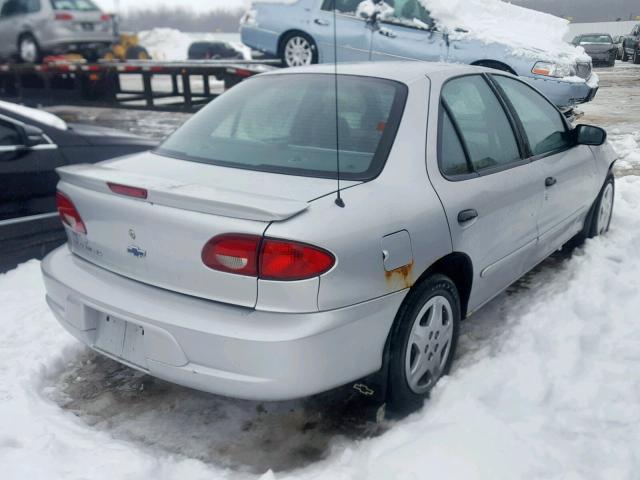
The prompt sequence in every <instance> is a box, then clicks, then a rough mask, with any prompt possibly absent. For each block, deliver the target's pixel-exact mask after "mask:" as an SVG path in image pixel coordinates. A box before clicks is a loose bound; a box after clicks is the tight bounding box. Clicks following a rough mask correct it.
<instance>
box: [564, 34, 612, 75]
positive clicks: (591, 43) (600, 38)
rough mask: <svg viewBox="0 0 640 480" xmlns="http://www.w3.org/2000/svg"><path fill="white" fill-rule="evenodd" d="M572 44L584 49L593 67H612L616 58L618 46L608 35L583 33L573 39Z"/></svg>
mask: <svg viewBox="0 0 640 480" xmlns="http://www.w3.org/2000/svg"><path fill="white" fill-rule="evenodd" d="M573 44H574V45H576V46H578V45H580V46H581V47H583V48H584V50H585V52H587V55H589V56H590V57H591V59H592V60H593V64H594V65H596V64H597V65H606V66H608V67H613V66H614V65H615V64H616V59H617V58H618V50H619V48H618V45H616V44H615V43H614V42H613V38H612V37H611V35H609V34H608V33H585V34H584V35H579V36H577V37H576V38H574V39H573Z"/></svg>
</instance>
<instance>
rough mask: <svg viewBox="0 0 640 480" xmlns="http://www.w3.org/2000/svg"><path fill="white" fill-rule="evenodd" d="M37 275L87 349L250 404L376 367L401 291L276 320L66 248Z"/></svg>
mask: <svg viewBox="0 0 640 480" xmlns="http://www.w3.org/2000/svg"><path fill="white" fill-rule="evenodd" d="M42 270H43V275H44V282H45V286H46V290H47V302H48V303H49V306H50V307H51V309H52V310H53V312H54V314H55V316H56V317H57V319H58V320H59V322H60V323H61V324H62V326H63V327H64V328H65V329H67V330H68V331H69V332H70V333H71V334H72V335H74V336H75V337H76V338H77V339H79V340H80V341H82V342H83V343H85V344H87V345H88V346H90V347H91V348H93V349H95V350H97V351H98V352H100V353H102V354H105V355H107V356H109V357H112V358H114V359H115V360H117V361H120V362H121V363H125V364H127V365H130V366H132V367H134V368H137V369H139V370H142V371H145V372H148V373H149V374H151V375H153V376H156V377H159V378H162V379H165V380H168V381H171V382H174V383H178V384H181V385H184V386H187V387H191V388H195V389H198V390H203V391H206V392H211V393H215V394H220V395H224V396H229V397H235V398H244V399H251V400H288V399H294V398H300V397H305V396H309V395H313V394H316V393H320V392H324V391H328V390H331V389H333V388H335V387H339V386H342V385H345V384H347V383H349V382H351V381H354V380H357V379H360V378H363V377H365V376H367V375H369V374H371V373H374V372H376V371H378V370H379V369H380V368H381V367H382V358H383V353H384V347H385V343H386V339H387V335H388V333H389V331H390V328H391V326H392V324H393V321H394V318H395V315H396V312H397V311H398V309H399V307H400V304H401V303H402V301H403V299H404V297H405V295H406V292H399V293H396V294H393V295H389V296H386V297H382V298H379V299H376V300H372V301H370V302H365V303H362V304H359V305H355V306H351V307H347V308H343V309H339V310H334V311H328V312H317V313H310V314H282V313H271V312H260V311H256V310H252V309H247V308H242V307H236V306H231V305H225V304H221V303H217V302H212V301H207V300H202V299H198V298H194V297H189V296H185V295H181V294H177V293H173V292H169V291H166V290H162V289H159V288H156V287H151V286H148V285H144V284H142V283H139V282H136V281H133V280H129V279H127V278H124V277H121V276H119V275H116V274H114V273H111V272H108V271H106V270H104V269H102V268H99V267H96V266H94V265H92V264H90V263H88V262H86V261H84V260H82V259H79V258H78V257H76V256H74V255H72V254H71V253H70V251H69V250H68V248H67V247H66V246H65V247H61V248H60V249H58V250H56V251H55V252H53V253H52V254H50V255H49V256H48V257H47V258H46V259H45V260H44V261H43V264H42ZM117 331H119V332H121V333H119V334H117V335H116V334H115V333H114V332H117ZM118 335H119V336H118ZM114 345H117V346H114Z"/></svg>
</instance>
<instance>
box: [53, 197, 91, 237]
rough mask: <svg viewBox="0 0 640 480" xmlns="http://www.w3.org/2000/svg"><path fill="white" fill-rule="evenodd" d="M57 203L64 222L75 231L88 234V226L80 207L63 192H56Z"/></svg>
mask: <svg viewBox="0 0 640 480" xmlns="http://www.w3.org/2000/svg"><path fill="white" fill-rule="evenodd" d="M56 205H57V206H58V214H59V215H60V219H61V220H62V223H64V224H65V225H67V226H68V227H70V228H71V229H72V230H73V231H74V232H77V233H82V234H83V235H86V234H87V227H85V225H84V222H83V221H82V218H81V217H80V213H78V209H77V208H76V206H75V205H74V204H73V202H72V201H71V200H70V199H69V197H67V196H66V195H65V194H64V193H62V192H57V193H56Z"/></svg>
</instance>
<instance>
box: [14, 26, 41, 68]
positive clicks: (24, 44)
mask: <svg viewBox="0 0 640 480" xmlns="http://www.w3.org/2000/svg"><path fill="white" fill-rule="evenodd" d="M18 58H19V60H20V62H21V63H39V62H40V60H41V59H42V51H41V50H40V45H38V41H37V40H36V39H35V37H34V36H33V35H31V34H30V33H24V34H22V35H20V37H19V38H18Z"/></svg>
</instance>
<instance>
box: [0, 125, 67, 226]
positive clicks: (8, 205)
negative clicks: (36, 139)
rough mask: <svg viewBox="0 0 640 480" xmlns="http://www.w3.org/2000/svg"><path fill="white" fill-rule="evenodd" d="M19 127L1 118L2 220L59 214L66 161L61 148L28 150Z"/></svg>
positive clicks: (0, 216)
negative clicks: (59, 186)
mask: <svg viewBox="0 0 640 480" xmlns="http://www.w3.org/2000/svg"><path fill="white" fill-rule="evenodd" d="M24 143H25V141H24V138H23V137H22V134H21V133H20V131H19V129H18V127H17V124H16V123H14V122H12V121H11V120H9V119H7V118H5V117H0V185H2V188H1V189H0V219H1V220H8V219H15V218H19V217H28V216H34V215H40V214H43V213H51V212H55V210H56V206H55V191H56V184H57V183H58V176H57V174H56V172H55V169H56V168H58V167H60V166H63V165H64V164H65V163H64V159H63V157H62V156H61V154H60V152H59V150H58V149H57V146H56V145H54V144H52V143H43V144H42V145H38V146H36V147H32V148H30V149H26V148H25V147H24Z"/></svg>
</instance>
